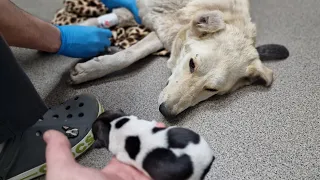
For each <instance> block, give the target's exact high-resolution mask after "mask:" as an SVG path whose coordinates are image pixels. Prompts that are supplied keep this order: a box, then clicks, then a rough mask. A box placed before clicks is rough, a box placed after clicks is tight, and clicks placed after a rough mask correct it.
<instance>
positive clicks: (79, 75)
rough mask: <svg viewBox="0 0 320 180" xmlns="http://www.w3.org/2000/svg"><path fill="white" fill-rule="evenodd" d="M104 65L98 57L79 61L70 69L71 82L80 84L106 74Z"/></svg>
mask: <svg viewBox="0 0 320 180" xmlns="http://www.w3.org/2000/svg"><path fill="white" fill-rule="evenodd" d="M103 72H104V71H103V66H102V64H101V63H100V61H99V59H98V58H93V59H92V60H90V61H87V62H85V63H78V64H76V65H75V67H74V68H73V69H71V70H70V80H69V84H80V83H83V82H87V81H90V80H94V79H97V78H100V77H102V76H104V75H105V74H104V73H103Z"/></svg>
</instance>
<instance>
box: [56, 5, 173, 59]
mask: <svg viewBox="0 0 320 180" xmlns="http://www.w3.org/2000/svg"><path fill="white" fill-rule="evenodd" d="M63 5H64V7H63V8H61V9H59V10H58V11H57V12H56V14H55V15H54V18H53V19H52V21H51V23H52V24H55V25H71V24H77V23H80V22H83V21H85V20H87V19H88V18H92V17H98V16H101V15H104V14H106V13H108V8H107V7H106V6H105V5H104V4H103V3H102V2H101V1H100V0H64V1H63ZM110 30H111V31H112V38H111V39H110V41H111V45H112V46H117V47H120V48H122V49H127V48H129V47H130V46H132V45H134V44H136V43H137V42H139V41H140V40H141V39H143V38H144V37H145V36H147V35H148V34H149V33H150V30H149V29H147V28H146V27H144V26H142V25H136V26H130V27H117V26H115V27H113V28H111V29H110ZM154 55H159V56H168V55H169V52H168V51H166V50H164V49H163V50H160V51H158V52H156V53H154Z"/></svg>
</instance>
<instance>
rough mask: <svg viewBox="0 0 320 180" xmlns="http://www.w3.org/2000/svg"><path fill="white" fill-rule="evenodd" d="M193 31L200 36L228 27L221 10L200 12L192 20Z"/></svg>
mask: <svg viewBox="0 0 320 180" xmlns="http://www.w3.org/2000/svg"><path fill="white" fill-rule="evenodd" d="M191 23H192V24H191V26H192V27H191V28H192V33H193V34H194V35H196V36H198V37H201V36H204V35H206V34H209V33H215V32H217V31H219V30H222V29H224V28H225V27H226V24H225V22H224V19H223V13H222V12H221V11H219V10H215V11H205V12H200V13H198V14H196V15H195V17H194V18H193V20H192V22H191Z"/></svg>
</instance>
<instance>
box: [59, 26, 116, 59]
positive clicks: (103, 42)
mask: <svg viewBox="0 0 320 180" xmlns="http://www.w3.org/2000/svg"><path fill="white" fill-rule="evenodd" d="M57 27H58V29H59V30H60V33H61V35H60V37H61V46H60V49H59V51H58V52H57V54H61V55H64V56H69V57H75V58H90V57H94V56H96V55H98V54H99V53H100V52H103V51H105V48H106V47H109V46H110V44H111V42H110V40H109V38H110V37H111V36H112V33H111V31H110V30H109V29H101V28H97V27H93V26H92V27H91V26H77V25H69V26H57Z"/></svg>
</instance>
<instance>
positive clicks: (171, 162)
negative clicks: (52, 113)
mask: <svg viewBox="0 0 320 180" xmlns="http://www.w3.org/2000/svg"><path fill="white" fill-rule="evenodd" d="M156 124H157V122H156V121H146V120H141V119H138V118H137V117H136V116H128V115H126V114H125V113H124V112H123V111H121V110H118V111H106V112H104V113H103V114H101V115H100V116H99V117H98V119H97V120H96V121H95V122H94V124H93V127H92V131H93V135H94V138H95V140H96V142H95V147H97V148H103V147H105V148H107V149H108V150H109V151H110V152H111V153H112V154H114V155H115V156H116V158H117V159H118V160H119V161H121V162H123V163H125V164H129V165H132V166H134V167H135V168H137V169H139V170H140V171H142V172H143V173H145V174H146V175H147V176H149V177H150V178H151V179H154V180H202V179H204V178H205V176H206V174H207V173H208V171H209V170H210V167H211V164H212V162H213V161H214V159H215V157H214V155H213V151H212V150H211V148H210V146H209V145H208V143H207V142H206V141H205V140H204V139H203V138H202V137H201V136H200V135H199V134H197V133H195V132H193V131H191V130H189V129H185V128H179V127H174V126H171V127H167V128H159V127H156Z"/></svg>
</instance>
